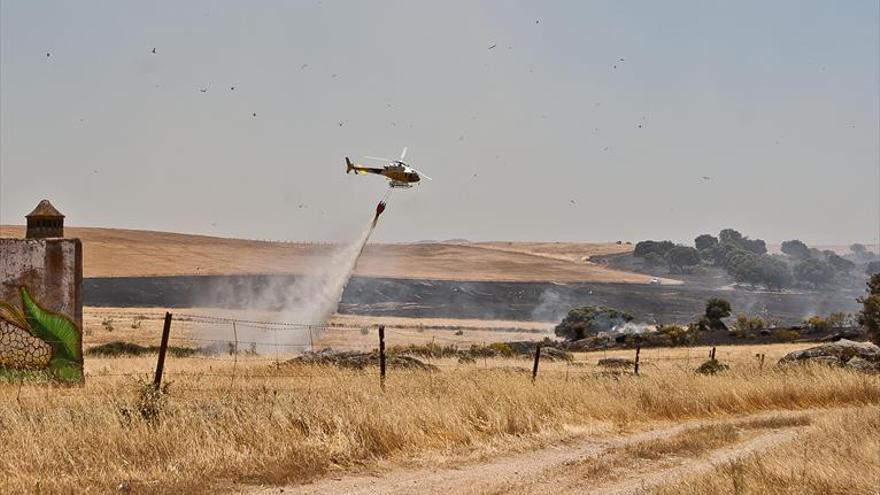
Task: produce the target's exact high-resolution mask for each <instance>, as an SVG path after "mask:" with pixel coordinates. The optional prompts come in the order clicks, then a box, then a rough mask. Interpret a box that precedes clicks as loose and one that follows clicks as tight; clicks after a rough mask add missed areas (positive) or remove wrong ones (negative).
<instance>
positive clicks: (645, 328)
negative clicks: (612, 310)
mask: <svg viewBox="0 0 880 495" xmlns="http://www.w3.org/2000/svg"><path fill="white" fill-rule="evenodd" d="M653 330H654V328H653V327H652V326H650V325H645V324H644V323H633V322H625V323H620V324H619V325H615V326H614V328H612V329H611V330H610V331H608V332H602V333H600V334H599V336H601V337H609V338H614V337H617V336H620V335H638V334H642V333H645V332H651V331H653Z"/></svg>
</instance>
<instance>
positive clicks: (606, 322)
mask: <svg viewBox="0 0 880 495" xmlns="http://www.w3.org/2000/svg"><path fill="white" fill-rule="evenodd" d="M632 320H633V316H632V315H631V314H629V313H626V312H623V311H619V310H616V309H614V308H608V307H605V306H582V307H580V308H574V309H572V310H571V311H569V312H568V314H567V315H565V318H563V319H562V321H561V322H560V323H559V325H556V328H555V330H554V332H555V333H556V335H557V336H558V337H563V338H565V339H567V340H580V339H584V338H586V337H588V336H590V335H596V334H598V333H599V332H607V331H609V330H611V329H613V328H614V327H616V326H618V325H622V324H624V323H627V322H630V321H632Z"/></svg>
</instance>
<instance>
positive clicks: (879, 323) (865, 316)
mask: <svg viewBox="0 0 880 495" xmlns="http://www.w3.org/2000/svg"><path fill="white" fill-rule="evenodd" d="M867 293H868V295H867V296H864V297H860V298H859V302H860V303H862V311H861V312H860V313H859V325H861V326H863V327H865V329H867V330H868V336H869V337H870V338H871V340H872V341H873V342H874V343H875V344H877V345H880V273H875V274H874V275H871V278H870V279H869V280H868V289H867Z"/></svg>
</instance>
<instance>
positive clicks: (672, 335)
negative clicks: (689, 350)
mask: <svg viewBox="0 0 880 495" xmlns="http://www.w3.org/2000/svg"><path fill="white" fill-rule="evenodd" d="M657 332H659V333H660V334H662V335H666V336H667V337H669V340H670V341H672V345H674V346H676V345H686V344H691V343H693V342H694V341H695V340H696V335H695V333H694V329H693V328H691V327H682V326H680V325H660V326H658V327H657Z"/></svg>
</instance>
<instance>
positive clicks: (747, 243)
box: [740, 237, 767, 254]
mask: <svg viewBox="0 0 880 495" xmlns="http://www.w3.org/2000/svg"><path fill="white" fill-rule="evenodd" d="M740 246H742V248H743V249H745V250H746V251H750V252H752V253H755V254H767V243H766V242H764V240H763V239H749V238H748V237H746V238H744V239H743V240H742V241H740Z"/></svg>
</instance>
